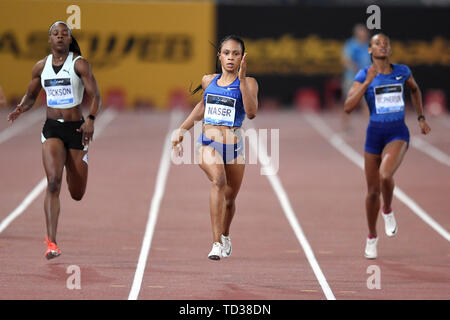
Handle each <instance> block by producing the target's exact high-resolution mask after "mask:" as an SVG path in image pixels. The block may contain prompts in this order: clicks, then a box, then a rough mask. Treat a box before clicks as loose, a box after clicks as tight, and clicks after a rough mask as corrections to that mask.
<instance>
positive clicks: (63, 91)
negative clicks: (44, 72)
mask: <svg viewBox="0 0 450 320" xmlns="http://www.w3.org/2000/svg"><path fill="white" fill-rule="evenodd" d="M44 89H45V93H46V94H47V105H48V106H50V107H52V106H61V105H66V104H69V103H73V90H72V84H71V83H70V78H65V79H46V80H44Z"/></svg>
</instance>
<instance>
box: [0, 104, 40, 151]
mask: <svg viewBox="0 0 450 320" xmlns="http://www.w3.org/2000/svg"><path fill="white" fill-rule="evenodd" d="M44 117H45V115H44V113H43V111H42V108H36V109H35V110H33V111H31V112H30V113H25V114H23V115H22V116H20V117H19V118H18V119H17V120H15V121H14V123H13V124H10V126H9V127H6V128H5V129H3V130H2V131H1V132H0V144H1V143H3V142H5V141H7V140H9V139H10V138H12V137H14V136H15V135H17V134H20V133H23V132H24V130H26V129H27V128H29V127H30V126H32V125H33V124H35V123H36V122H38V121H39V120H41V119H43V118H44ZM2 120H3V119H2Z"/></svg>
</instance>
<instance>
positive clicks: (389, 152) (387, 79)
mask: <svg viewBox="0 0 450 320" xmlns="http://www.w3.org/2000/svg"><path fill="white" fill-rule="evenodd" d="M368 52H369V54H370V55H371V56H372V65H370V66H368V67H366V68H364V69H361V70H360V71H359V73H358V74H357V75H356V76H355V81H354V82H353V86H352V87H351V89H350V91H349V93H348V96H347V99H346V101H345V106H344V110H345V112H347V113H350V112H352V111H353V110H354V109H355V108H356V107H357V106H358V105H359V102H360V101H361V98H362V97H363V96H364V97H365V99H366V101H367V104H368V106H369V110H370V121H369V125H368V127H367V135H366V142H365V148H364V149H365V152H364V163H365V173H366V180H367V187H368V193H367V196H366V213H367V221H368V225H369V236H368V239H367V241H366V249H365V254H364V255H365V257H366V258H367V259H375V258H376V257H377V247H376V246H377V242H378V237H377V230H376V222H377V217H378V211H379V210H380V193H381V195H382V197H383V204H384V206H383V214H382V216H383V218H384V221H385V232H386V234H387V235H388V236H389V237H392V236H394V235H395V234H396V232H397V229H398V228H397V223H396V221H395V217H394V212H393V211H392V208H391V204H392V197H393V192H394V179H393V176H394V173H395V171H396V170H397V169H398V167H399V166H400V164H401V162H402V160H403V157H404V155H405V153H406V150H407V149H408V145H409V131H408V128H407V127H406V125H405V103H404V99H403V96H404V86H405V84H406V85H407V86H408V87H409V89H410V90H411V100H412V103H413V105H414V106H415V108H416V110H417V114H418V122H419V127H420V130H421V132H422V133H423V134H427V133H429V132H430V130H431V129H430V127H429V126H428V124H427V123H426V121H425V116H424V114H423V107H422V94H421V92H420V89H419V86H418V85H417V83H416V81H415V80H414V78H413V76H412V74H411V70H410V69H409V68H408V67H407V66H406V65H401V64H392V63H391V62H390V61H389V57H390V55H391V45H390V40H389V38H388V37H387V36H386V35H384V34H381V33H380V34H376V35H374V36H373V37H372V39H371V41H370V44H369V49H368Z"/></svg>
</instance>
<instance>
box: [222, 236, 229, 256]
mask: <svg viewBox="0 0 450 320" xmlns="http://www.w3.org/2000/svg"><path fill="white" fill-rule="evenodd" d="M221 239H222V257H224V258H228V257H229V256H230V255H231V238H230V236H224V235H222V236H221Z"/></svg>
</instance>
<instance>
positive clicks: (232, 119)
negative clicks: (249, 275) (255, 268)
mask: <svg viewBox="0 0 450 320" xmlns="http://www.w3.org/2000/svg"><path fill="white" fill-rule="evenodd" d="M217 56H218V60H219V62H220V65H221V69H222V73H220V74H209V75H205V76H204V77H203V79H202V85H201V88H202V89H203V91H204V93H203V99H202V100H201V101H200V102H199V103H198V104H197V105H196V106H195V108H194V109H193V110H192V112H191V114H190V115H189V116H188V118H187V119H186V120H185V121H184V122H183V124H182V125H181V126H180V128H179V129H178V134H177V135H175V139H174V140H173V141H172V146H173V148H174V149H175V152H177V151H178V154H179V155H181V152H182V150H181V149H180V147H181V144H180V142H181V141H182V140H183V133H184V132H185V130H189V129H191V128H192V127H193V126H194V122H195V121H200V120H202V119H203V129H202V135H201V136H200V137H199V139H198V141H197V155H198V156H199V160H200V161H199V163H200V168H201V169H202V170H203V171H204V172H205V173H206V175H207V177H208V179H209V180H210V181H211V183H212V186H211V192H210V195H209V203H210V215H211V224H212V232H213V247H212V250H211V252H210V253H209V255H208V258H209V259H212V260H220V258H222V257H229V256H230V254H231V238H230V236H229V233H230V225H231V220H232V219H233V216H234V212H235V210H236V206H235V199H236V196H237V194H238V192H239V188H240V186H241V182H242V178H243V176H244V167H245V160H244V139H243V137H242V133H241V126H242V122H243V121H244V118H245V116H246V115H247V117H248V118H249V119H253V118H254V117H255V116H256V112H257V110H258V84H257V82H256V80H255V79H254V78H251V77H247V76H246V71H247V70H246V69H247V63H246V57H247V54H246V53H245V46H244V42H243V41H242V40H241V39H240V38H238V37H236V36H227V37H225V38H224V39H223V40H222V41H221V42H220V45H219V48H218V53H217ZM199 88H200V87H199Z"/></svg>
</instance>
